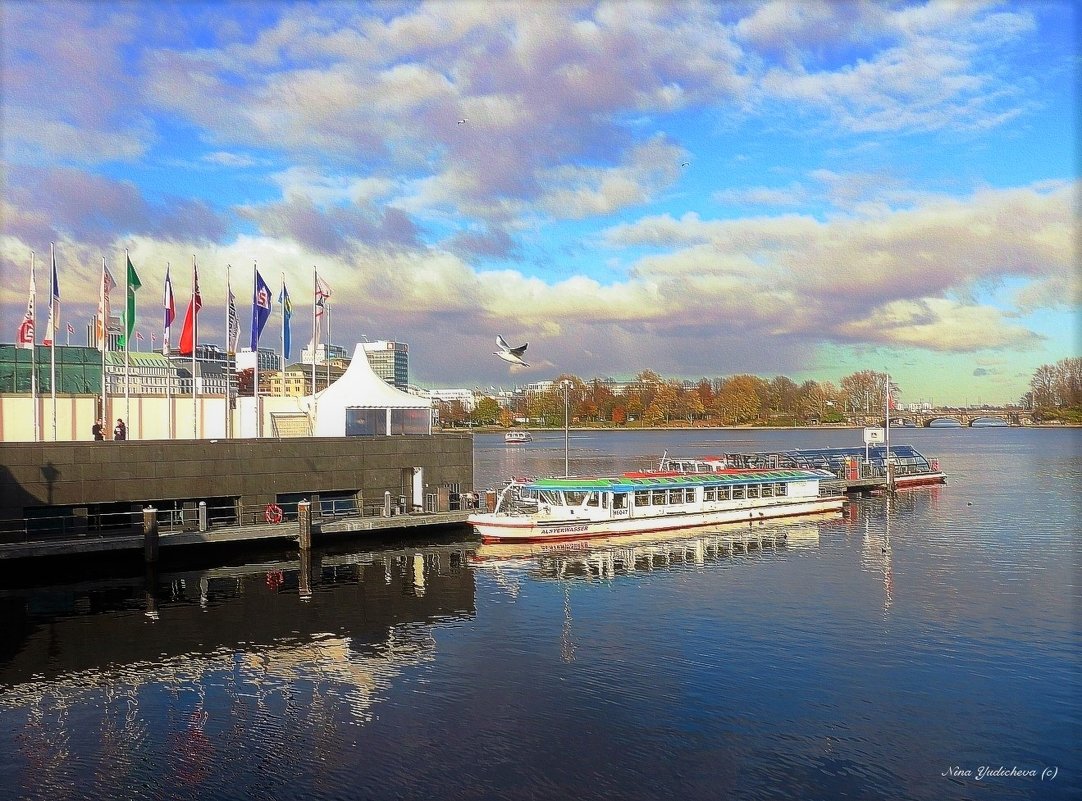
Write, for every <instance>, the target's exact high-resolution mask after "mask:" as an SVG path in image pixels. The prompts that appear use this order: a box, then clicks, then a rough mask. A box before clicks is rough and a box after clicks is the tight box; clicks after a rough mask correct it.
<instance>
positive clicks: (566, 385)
mask: <svg viewBox="0 0 1082 801" xmlns="http://www.w3.org/2000/svg"><path fill="white" fill-rule="evenodd" d="M560 386H562V387H563V390H564V478H567V476H569V475H570V472H569V469H568V464H567V439H568V437H567V425H568V417H567V406H568V404H567V390H568V387H570V386H571V382H570V381H567V380H564V381H561V382H560Z"/></svg>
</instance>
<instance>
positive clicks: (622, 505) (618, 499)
mask: <svg viewBox="0 0 1082 801" xmlns="http://www.w3.org/2000/svg"><path fill="white" fill-rule="evenodd" d="M612 508H613V509H626V508H627V493H626V492H614V493H613V494H612Z"/></svg>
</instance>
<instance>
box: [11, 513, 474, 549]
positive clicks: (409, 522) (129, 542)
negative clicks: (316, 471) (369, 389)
mask: <svg viewBox="0 0 1082 801" xmlns="http://www.w3.org/2000/svg"><path fill="white" fill-rule="evenodd" d="M469 514H470V511H457V512H435V513H431V514H410V515H394V516H391V517H347V518H339V519H335V520H328V521H325V522H322V523H319V522H318V521H313V525H312V532H313V535H314V536H315V538H316V540H317V541H322V542H327V541H330V540H334V539H338V538H339V537H343V538H344V537H347V536H356V535H359V534H364V533H368V534H377V533H378V534H387V535H394V534H398V533H402V534H406V533H407V532H416V530H417V529H428V528H433V527H439V526H450V525H465V524H466V518H467V517H468V516H469ZM298 534H299V528H298V525H297V523H295V522H285V523H279V524H277V525H274V524H269V523H268V524H262V525H253V526H226V527H222V528H214V529H210V530H207V531H175V532H162V533H161V535H160V537H159V539H158V544H159V547H160V548H163V549H167V548H176V547H181V546H197V545H215V544H225V543H244V542H256V541H275V540H277V541H290V540H296V539H297V537H298ZM144 544H145V538H144V536H143V534H142V533H141V532H133V533H131V534H115V535H108V536H101V537H99V536H88V537H68V538H65V539H50V540H36V541H33V542H13V543H2V544H0V561H6V560H14V559H33V558H40V557H50V556H78V555H82V554H102V553H112V552H123V551H132V552H136V551H142V550H143V547H144Z"/></svg>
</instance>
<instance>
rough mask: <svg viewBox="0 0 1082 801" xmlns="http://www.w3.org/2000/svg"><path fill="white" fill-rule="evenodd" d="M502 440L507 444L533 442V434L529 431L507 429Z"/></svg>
mask: <svg viewBox="0 0 1082 801" xmlns="http://www.w3.org/2000/svg"><path fill="white" fill-rule="evenodd" d="M503 441H504V443H505V444H507V445H522V444H524V443H527V442H533V435H532V434H530V432H529V431H508V432H507V433H506V434H504V435H503Z"/></svg>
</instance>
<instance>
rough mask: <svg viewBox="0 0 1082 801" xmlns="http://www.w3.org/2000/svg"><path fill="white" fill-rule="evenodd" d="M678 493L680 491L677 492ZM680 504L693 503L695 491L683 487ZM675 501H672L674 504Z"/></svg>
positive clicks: (691, 488)
mask: <svg viewBox="0 0 1082 801" xmlns="http://www.w3.org/2000/svg"><path fill="white" fill-rule="evenodd" d="M677 492H680V490H677ZM683 496H684V498H683V501H682V503H694V502H695V489H694V488H693V487H684V492H683ZM676 502H677V501H674V503H676Z"/></svg>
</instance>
